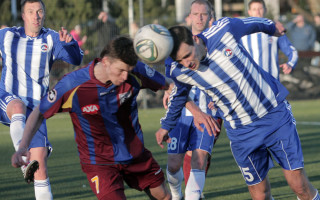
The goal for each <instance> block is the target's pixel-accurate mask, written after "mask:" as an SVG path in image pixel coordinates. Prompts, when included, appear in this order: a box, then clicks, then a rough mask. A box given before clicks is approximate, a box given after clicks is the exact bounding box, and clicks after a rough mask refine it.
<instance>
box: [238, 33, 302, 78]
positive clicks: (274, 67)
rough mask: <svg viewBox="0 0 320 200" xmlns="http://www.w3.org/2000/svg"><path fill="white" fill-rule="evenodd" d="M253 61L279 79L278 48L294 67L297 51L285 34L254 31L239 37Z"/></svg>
mask: <svg viewBox="0 0 320 200" xmlns="http://www.w3.org/2000/svg"><path fill="white" fill-rule="evenodd" d="M241 42H242V44H243V46H244V47H245V48H246V49H247V51H248V52H249V53H250V55H251V56H252V57H253V59H254V61H256V63H258V65H259V66H260V67H262V68H263V69H264V70H265V71H266V72H268V73H270V74H271V75H272V76H273V77H275V78H276V79H278V80H279V57H278V55H279V49H280V50H281V51H282V52H283V53H284V54H285V55H286V56H287V57H288V62H287V64H288V65H290V66H291V67H292V68H294V67H295V66H296V64H297V62H298V52H297V50H296V48H295V47H294V46H292V44H291V42H290V41H289V39H288V37H287V36H286V35H284V36H281V37H274V36H271V35H268V34H265V33H254V34H251V35H246V36H244V37H242V38H241Z"/></svg>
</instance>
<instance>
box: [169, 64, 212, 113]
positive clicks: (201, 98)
mask: <svg viewBox="0 0 320 200" xmlns="http://www.w3.org/2000/svg"><path fill="white" fill-rule="evenodd" d="M170 61H171V60H168V61H167V63H166V70H165V74H166V76H167V77H169V78H171V76H170V67H171V63H168V62H170ZM172 62H174V61H172ZM189 100H191V101H193V102H194V103H195V104H196V105H197V106H198V107H199V108H200V110H201V111H202V112H204V113H207V114H209V115H211V116H213V117H218V116H217V111H216V110H215V109H214V110H211V109H209V108H208V104H209V103H210V102H211V97H210V96H209V95H207V93H205V92H204V91H202V90H200V89H199V88H197V87H196V86H193V87H192V88H191V90H190V92H189ZM184 116H193V115H192V113H191V112H190V111H189V110H188V109H187V108H184V109H183V111H182V113H181V117H184Z"/></svg>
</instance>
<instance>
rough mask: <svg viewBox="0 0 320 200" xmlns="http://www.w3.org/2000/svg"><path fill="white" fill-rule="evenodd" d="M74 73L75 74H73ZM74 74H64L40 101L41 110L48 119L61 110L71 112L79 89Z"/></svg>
mask: <svg viewBox="0 0 320 200" xmlns="http://www.w3.org/2000/svg"><path fill="white" fill-rule="evenodd" d="M71 75H73V74H71ZM74 78H76V77H72V76H64V77H63V78H62V79H61V80H60V81H59V82H58V83H57V84H56V86H55V87H54V88H53V89H52V90H50V91H49V92H48V93H47V94H46V95H45V96H44V97H42V99H41V102H40V112H41V113H42V114H43V116H44V118H46V119H48V118H50V117H52V116H53V115H54V114H56V113H59V112H69V111H70V110H71V108H72V99H73V96H74V94H75V92H76V90H77V89H78V85H75V84H74V83H75V82H74V81H72V80H74Z"/></svg>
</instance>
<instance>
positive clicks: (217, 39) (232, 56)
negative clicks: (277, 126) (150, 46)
mask: <svg viewBox="0 0 320 200" xmlns="http://www.w3.org/2000/svg"><path fill="white" fill-rule="evenodd" d="M255 32H265V33H268V34H271V35H272V34H274V32H275V25H274V24H273V22H272V21H271V20H268V19H263V18H253V17H250V18H246V19H237V18H222V19H220V20H218V21H216V22H215V23H214V24H213V26H212V27H210V28H209V29H206V30H205V31H204V32H202V33H201V34H199V35H198V36H199V37H200V38H201V39H202V40H203V41H204V42H205V44H206V47H207V51H208V52H207V55H206V58H205V59H204V60H203V61H201V65H200V67H199V68H198V69H197V70H190V69H189V68H186V67H184V66H182V65H181V64H178V63H177V62H173V63H172V65H171V71H170V75H171V77H172V79H173V80H174V81H175V84H176V87H175V88H174V90H173V93H172V95H171V100H170V103H169V105H168V107H169V108H168V110H167V113H166V116H165V117H163V118H162V120H161V124H162V128H163V129H166V130H171V129H172V128H173V127H174V126H175V124H176V120H177V119H178V117H179V115H180V113H181V110H182V108H183V107H184V104H185V102H186V101H187V98H188V93H189V90H190V89H191V86H192V85H195V86H197V87H198V88H200V89H201V90H203V91H205V92H206V93H207V94H208V95H209V96H210V97H211V98H212V101H213V102H214V103H215V106H216V107H217V109H218V111H217V112H218V114H219V116H221V117H222V118H223V119H224V121H225V128H227V129H230V128H232V129H235V128H239V127H242V126H244V125H247V124H250V123H251V122H253V121H254V120H257V119H259V118H261V117H263V116H264V115H266V114H267V113H268V112H269V111H270V110H271V109H273V108H275V107H276V106H277V105H278V103H279V102H281V101H283V100H284V99H285V97H286V96H287V95H288V91H287V90H286V88H285V87H284V86H283V85H282V84H281V83H280V82H279V81H278V80H276V79H275V78H274V77H272V76H271V75H270V74H268V73H267V72H265V71H264V70H262V68H261V67H259V66H258V65H257V64H256V63H255V62H254V60H253V58H252V57H251V56H250V55H249V53H248V52H247V51H246V50H245V48H244V47H243V46H242V45H241V44H240V43H239V42H240V39H241V37H242V36H244V35H248V34H252V33H255ZM171 62H172V59H171V60H170V58H169V59H167V61H166V63H171Z"/></svg>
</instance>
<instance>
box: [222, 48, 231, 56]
mask: <svg viewBox="0 0 320 200" xmlns="http://www.w3.org/2000/svg"><path fill="white" fill-rule="evenodd" d="M223 54H224V56H225V57H228V58H231V57H232V56H233V51H232V49H231V48H225V49H224V50H223Z"/></svg>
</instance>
